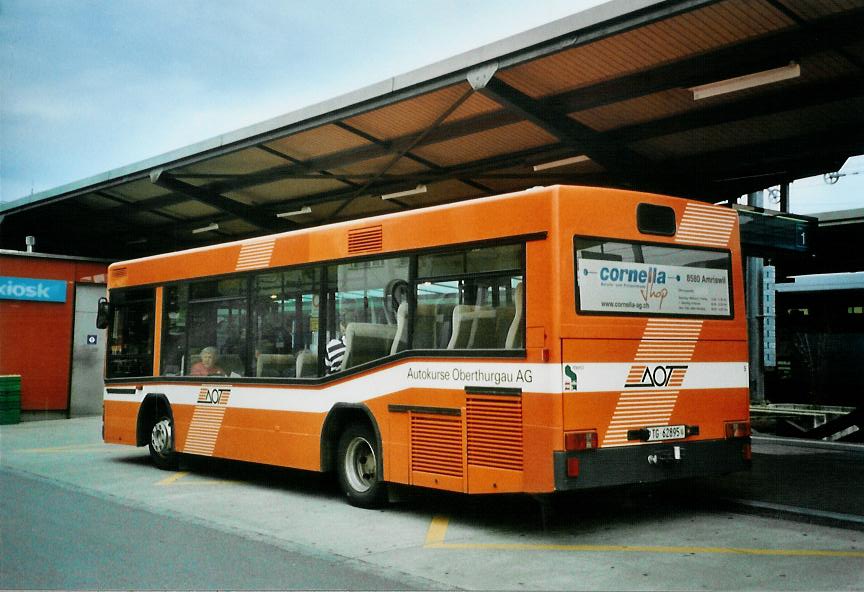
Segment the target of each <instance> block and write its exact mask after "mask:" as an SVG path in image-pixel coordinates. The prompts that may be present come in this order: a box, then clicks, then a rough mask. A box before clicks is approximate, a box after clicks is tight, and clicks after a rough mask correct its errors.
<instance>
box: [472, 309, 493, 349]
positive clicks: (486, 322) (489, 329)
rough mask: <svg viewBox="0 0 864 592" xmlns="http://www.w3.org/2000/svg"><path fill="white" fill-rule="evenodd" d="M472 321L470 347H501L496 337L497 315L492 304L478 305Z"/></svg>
mask: <svg viewBox="0 0 864 592" xmlns="http://www.w3.org/2000/svg"><path fill="white" fill-rule="evenodd" d="M473 316H474V319H473V321H472V322H471V336H470V337H469V338H468V349H495V348H498V347H500V346H499V345H498V343H497V340H496V338H495V320H496V318H497V315H496V314H495V309H494V308H492V307H491V306H478V307H476V309H475V310H474V314H473Z"/></svg>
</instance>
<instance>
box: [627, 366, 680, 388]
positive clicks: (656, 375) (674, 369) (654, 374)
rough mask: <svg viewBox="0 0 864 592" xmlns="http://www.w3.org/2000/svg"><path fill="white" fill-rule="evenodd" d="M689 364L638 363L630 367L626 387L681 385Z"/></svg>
mask: <svg viewBox="0 0 864 592" xmlns="http://www.w3.org/2000/svg"><path fill="white" fill-rule="evenodd" d="M686 373H687V366H670V365H657V366H649V365H647V364H645V365H636V366H631V367H630V373H629V374H628V375H627V381H626V382H625V383H624V387H625V388H664V387H679V386H681V385H682V384H684V375H685V374H686Z"/></svg>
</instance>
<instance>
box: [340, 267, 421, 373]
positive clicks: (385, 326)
mask: <svg viewBox="0 0 864 592" xmlns="http://www.w3.org/2000/svg"><path fill="white" fill-rule="evenodd" d="M408 269H409V258H408V257H393V258H389V259H375V260H367V261H352V262H349V263H344V264H342V265H334V266H331V267H329V268H328V270H327V282H328V286H327V294H328V302H327V313H328V314H327V317H326V318H327V338H326V341H325V343H326V347H325V353H324V356H325V364H324V365H325V368H326V369H327V372H328V373H334V372H339V371H341V370H346V369H348V368H353V367H355V366H359V365H361V364H365V363H368V362H372V361H374V360H377V359H380V358H385V357H387V356H389V355H391V354H392V353H395V352H396V351H399V349H400V341H401V340H402V336H403V335H407V333H406V332H404V330H403V332H401V333H400V331H399V321H400V318H399V317H400V315H399V308H400V307H401V306H402V305H403V304H405V303H407V289H406V288H405V286H407V285H408V284H407V281H408ZM402 311H403V312H402V319H403V323H404V319H405V318H407V309H404V308H403V309H402ZM403 329H404V324H403ZM406 339H407V337H406Z"/></svg>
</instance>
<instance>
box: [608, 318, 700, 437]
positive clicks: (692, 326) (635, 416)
mask: <svg viewBox="0 0 864 592" xmlns="http://www.w3.org/2000/svg"><path fill="white" fill-rule="evenodd" d="M701 332H702V321H701V320H689V319H648V322H647V323H646V324H645V330H644V331H643V332H642V340H641V341H640V342H639V347H638V348H637V350H636V359H635V362H636V363H635V364H633V365H631V366H630V371H629V372H628V373H627V380H626V382H625V384H624V386H625V387H627V390H626V391H624V392H622V393H621V394H620V395H619V397H618V403H617V405H616V406H615V411H614V412H613V414H612V420H611V421H610V422H609V428H608V429H607V430H606V435H605V436H604V438H603V445H605V446H624V445H628V444H630V445H632V444H638V442H630V441H628V440H627V432H628V430H637V429H641V428H644V427H647V426H664V425H669V420H670V419H671V418H672V412H673V411H674V410H675V404H676V403H677V402H678V392H679V391H678V390H677V389H679V388H681V386H682V385H683V384H684V376H685V375H686V373H687V368H688V366H687V365H686V362H690V361H691V360H692V359H693V351H694V350H695V349H696V343H697V342H698V341H699V335H700V333H701ZM646 362H648V363H646ZM673 389H676V390H673Z"/></svg>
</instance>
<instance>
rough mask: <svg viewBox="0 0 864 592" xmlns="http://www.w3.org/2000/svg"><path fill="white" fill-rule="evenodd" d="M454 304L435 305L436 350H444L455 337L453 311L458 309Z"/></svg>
mask: <svg viewBox="0 0 864 592" xmlns="http://www.w3.org/2000/svg"><path fill="white" fill-rule="evenodd" d="M456 306H457V305H456V304H453V303H449V302H446V303H443V304H442V303H439V304H436V305H435V331H434V339H435V342H434V345H433V347H434V348H435V349H444V348H445V347H447V344H448V343H449V342H450V338H451V337H452V336H453V309H454V308H456Z"/></svg>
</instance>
